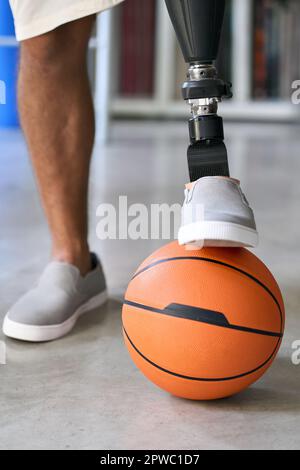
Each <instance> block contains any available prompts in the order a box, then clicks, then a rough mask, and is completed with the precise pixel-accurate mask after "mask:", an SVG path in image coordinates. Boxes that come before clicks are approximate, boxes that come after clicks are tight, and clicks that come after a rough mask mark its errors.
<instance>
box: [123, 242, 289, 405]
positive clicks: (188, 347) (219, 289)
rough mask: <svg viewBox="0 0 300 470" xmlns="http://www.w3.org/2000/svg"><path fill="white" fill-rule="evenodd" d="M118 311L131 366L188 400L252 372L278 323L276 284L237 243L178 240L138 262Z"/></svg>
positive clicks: (233, 385)
mask: <svg viewBox="0 0 300 470" xmlns="http://www.w3.org/2000/svg"><path fill="white" fill-rule="evenodd" d="M122 317H123V331H124V338H125V342H126V345H127V348H128V350H129V353H130V355H131V357H132V359H133V361H134V362H135V364H136V365H137V367H138V368H139V369H140V370H141V371H142V372H143V374H145V376H146V377H148V379H150V380H151V381H152V382H154V383H155V384H156V385H158V386H159V387H161V388H162V389H164V390H166V391H167V392H170V393H172V394H173V395H177V396H179V397H183V398H190V399H193V400H213V399H217V398H223V397H226V396H229V395H233V394H235V393H238V392H240V391H241V390H244V389H245V388H247V387H248V386H249V385H250V384H252V383H253V382H255V381H256V380H258V379H259V378H260V377H261V376H262V375H263V374H264V373H265V372H266V370H267V369H268V368H269V367H270V365H271V364H272V362H273V360H274V358H275V356H276V354H277V352H278V350H279V347H280V344H281V341H282V336H283V331H284V304H283V300H282V296H281V293H280V290H279V287H278V285H277V283H276V281H275V279H274V277H273V276H272V274H271V273H270V271H269V270H268V269H267V268H266V266H265V265H264V264H263V263H262V262H261V261H260V260H259V259H258V258H257V257H256V256H254V255H253V254H252V253H250V252H249V251H248V250H246V249H237V248H228V249H226V248H224V249H223V248H222V249H221V248H205V249H203V250H198V251H187V250H186V249H185V248H184V247H180V246H179V245H178V243H177V242H173V243H170V244H169V245H166V246H164V247H162V248H161V249H159V250H157V251H156V252H155V253H153V254H152V255H151V256H149V258H147V259H146V260H145V261H144V262H143V263H142V265H141V266H140V268H139V269H138V270H137V272H136V273H135V275H134V276H133V278H132V280H131V282H130V284H129V286H128V289H127V292H126V296H125V301H124V306H123V314H122Z"/></svg>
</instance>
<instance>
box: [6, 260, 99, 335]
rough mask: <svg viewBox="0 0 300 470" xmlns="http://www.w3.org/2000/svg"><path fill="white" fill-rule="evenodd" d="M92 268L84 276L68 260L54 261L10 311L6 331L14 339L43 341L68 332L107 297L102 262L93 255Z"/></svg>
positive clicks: (7, 316)
mask: <svg viewBox="0 0 300 470" xmlns="http://www.w3.org/2000/svg"><path fill="white" fill-rule="evenodd" d="M92 261H93V269H92V270H91V271H90V272H89V273H88V274H87V275H86V276H84V277H83V276H81V274H80V272H79V270H78V269H77V268H76V267H75V266H73V265H71V264H68V263H63V262H57V261H53V262H51V263H50V264H49V265H48V266H47V267H46V269H45V271H44V273H43V274H42V276H41V278H40V280H39V282H38V283H37V285H36V286H35V287H34V288H33V289H31V290H30V291H29V292H27V294H25V295H24V296H23V297H21V298H20V299H19V300H18V302H17V303H16V304H15V305H14V306H13V307H12V308H11V309H10V311H9V312H8V313H7V315H6V317H5V319H4V323H3V333H4V334H5V335H6V336H9V337H11V338H15V339H19V340H23V341H32V342H41V341H51V340H54V339H57V338H60V337H61V336H64V335H66V334H67V333H69V332H70V331H71V330H72V328H73V327H74V325H75V323H76V321H77V320H78V318H79V317H80V315H82V314H83V313H86V312H88V311H89V310H92V309H94V308H96V307H99V306H100V305H102V304H103V303H104V302H105V301H106V299H107V291H106V282H105V277H104V274H103V270H102V267H101V264H100V261H99V260H98V258H97V257H96V255H94V254H92Z"/></svg>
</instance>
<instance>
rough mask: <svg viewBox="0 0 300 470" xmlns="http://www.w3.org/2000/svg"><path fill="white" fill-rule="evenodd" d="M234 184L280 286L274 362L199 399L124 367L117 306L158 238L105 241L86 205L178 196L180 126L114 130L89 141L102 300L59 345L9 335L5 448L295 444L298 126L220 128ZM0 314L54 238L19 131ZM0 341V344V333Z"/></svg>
mask: <svg viewBox="0 0 300 470" xmlns="http://www.w3.org/2000/svg"><path fill="white" fill-rule="evenodd" d="M226 130H227V143H228V150H229V154H230V159H231V169H232V174H233V175H234V176H237V177H240V178H241V179H242V181H243V188H244V190H245V192H246V194H247V196H248V198H249V200H250V201H251V203H252V206H253V207H254V209H255V212H256V217H257V222H258V226H259V230H260V233H261V243H260V247H259V249H258V250H256V253H257V254H258V256H260V257H261V258H262V259H263V260H264V261H265V262H266V263H267V265H268V266H269V267H270V269H271V270H272V272H273V273H274V275H275V277H276V278H277V280H278V282H279V284H280V286H281V288H282V291H283V294H284V297H285V301H286V309H287V331H286V335H285V338H284V343H283V346H282V349H281V351H280V354H279V357H278V359H277V360H276V362H275V364H274V365H273V367H272V368H271V370H270V371H269V372H268V373H267V374H266V375H265V376H264V377H263V379H262V380H260V381H259V382H258V383H257V384H255V385H254V386H252V387H251V388H250V389H249V390H247V391H246V392H244V393H241V394H239V395H238V396H235V397H232V398H229V399H226V400H222V401H218V402H211V403H195V402H189V401H185V400H180V399H177V398H174V397H172V396H169V395H168V394H166V393H164V392H163V391H160V390H159V389H157V388H156V387H154V386H153V385H152V384H151V383H149V382H148V381H147V380H146V379H145V378H144V377H143V376H142V375H141V374H140V372H139V371H138V370H137V369H136V368H135V366H134V365H133V363H132V362H131V360H130V358H129V356H128V354H127V352H126V350H125V347H124V345H123V341H122V338H121V324H120V313H121V301H122V295H123V293H124V290H125V288H126V284H127V283H128V281H129V279H130V275H131V274H132V273H133V271H134V270H135V268H136V267H137V265H138V264H139V263H140V262H141V261H142V260H143V259H144V258H145V257H146V256H147V255H148V254H149V253H151V251H153V250H154V249H155V248H157V247H158V246H159V245H160V244H163V243H165V242H164V241H162V242H154V241H152V242H151V241H135V242H134V241H105V242H100V241H99V240H97V238H96V236H95V227H96V223H97V218H96V215H95V209H96V207H97V205H98V204H99V203H100V202H103V201H104V202H109V203H115V202H116V201H117V198H118V196H119V195H120V194H122V195H127V196H128V199H129V202H144V203H146V204H147V203H150V202H170V203H171V202H181V200H182V186H183V184H184V183H185V181H186V180H187V174H186V172H187V169H186V160H185V153H186V145H187V141H186V139H187V135H186V127H185V125H184V124H179V123H173V124H162V123H159V124H153V123H138V124H137V123H121V124H117V125H114V126H113V129H112V134H113V135H112V137H113V138H112V142H111V143H110V145H109V146H108V147H107V148H102V147H101V146H100V145H98V146H97V148H96V151H95V158H94V163H93V171H92V185H91V243H92V246H93V248H94V249H95V250H96V251H98V252H99V253H100V254H101V256H102V259H103V263H104V266H105V270H106V274H107V278H108V282H109V287H110V293H111V296H110V301H109V303H108V305H107V306H106V307H104V308H102V309H101V310H99V311H95V312H93V313H91V314H90V315H89V316H87V317H85V318H83V319H82V320H81V321H80V322H79V323H78V326H77V327H76V328H75V330H74V331H73V332H72V334H70V335H69V336H67V337H66V338H64V339H61V340H59V341H57V342H54V343H48V344H40V345H30V344H22V343H20V342H15V341H12V340H5V341H6V347H7V365H5V366H0V381H1V397H0V406H1V414H0V448H1V449H110V450H112V449H299V448H300V366H298V367H297V366H295V365H293V364H292V361H291V355H292V352H293V350H292V343H293V341H295V340H300V320H299V306H300V291H299V279H300V250H299V239H300V220H299V200H300V184H299V173H300V158H299V148H300V133H299V128H297V127H293V126H279V125H278V126H262V125H256V126H254V125H227V129H226ZM0 175H1V179H0V220H1V231H0V259H1V269H0V281H1V282H0V319H2V318H3V316H4V314H5V312H6V311H7V309H8V308H9V306H10V305H11V304H12V303H13V302H14V301H15V300H16V299H17V298H18V297H19V296H20V295H21V294H22V293H23V292H25V291H26V289H27V288H28V287H30V286H31V285H32V283H33V282H34V281H35V279H36V277H37V276H38V275H39V273H40V271H41V270H42V268H43V266H44V265H45V263H46V262H47V259H48V258H47V257H48V255H47V253H48V250H49V238H48V234H47V228H46V225H45V222H44V219H43V214H42V211H41V208H40V205H39V201H38V198H37V195H36V192H35V186H34V181H33V177H32V175H31V169H30V164H29V163H28V160H27V155H26V149H25V146H24V143H23V140H22V137H21V135H20V133H19V132H16V131H1V133H0ZM0 339H1V340H4V338H3V336H2V334H0Z"/></svg>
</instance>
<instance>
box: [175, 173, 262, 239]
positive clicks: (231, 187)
mask: <svg viewBox="0 0 300 470" xmlns="http://www.w3.org/2000/svg"><path fill="white" fill-rule="evenodd" d="M178 242H179V244H180V245H190V246H191V248H192V247H193V246H195V247H203V246H217V247H244V246H245V247H254V246H256V245H257V244H258V233H257V230H256V224H255V220H254V215H253V211H252V209H251V207H250V206H249V203H248V201H247V199H246V197H245V195H244V194H243V192H242V190H241V188H240V182H239V181H238V180H235V179H233V178H225V177H221V176H209V177H205V178H200V179H199V180H198V181H196V182H195V183H191V184H189V185H187V187H186V190H185V201H184V204H183V208H182V222H181V227H180V229H179V233H178Z"/></svg>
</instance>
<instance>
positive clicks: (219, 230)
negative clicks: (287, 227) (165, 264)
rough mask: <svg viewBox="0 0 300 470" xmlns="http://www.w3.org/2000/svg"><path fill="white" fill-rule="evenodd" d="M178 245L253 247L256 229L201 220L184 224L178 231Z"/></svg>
mask: <svg viewBox="0 0 300 470" xmlns="http://www.w3.org/2000/svg"><path fill="white" fill-rule="evenodd" d="M178 243H179V245H190V246H191V247H192V246H195V247H204V246H217V247H252V248H253V247H255V246H257V244H258V233H257V231H256V230H253V229H251V228H248V227H245V226H243V225H238V224H233V223H230V222H210V221H201V222H195V223H193V224H188V225H184V226H182V227H181V228H180V229H179V232H178Z"/></svg>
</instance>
